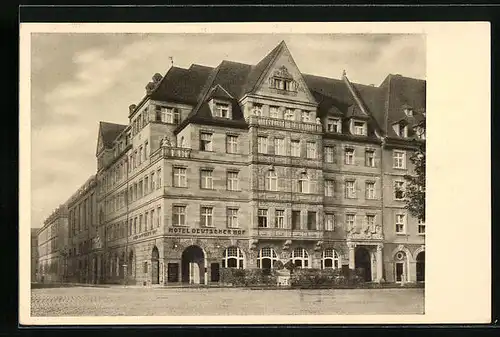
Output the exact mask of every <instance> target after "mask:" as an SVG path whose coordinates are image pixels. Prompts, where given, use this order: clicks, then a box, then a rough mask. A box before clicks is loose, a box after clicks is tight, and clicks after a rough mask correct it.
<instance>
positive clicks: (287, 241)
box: [281, 240, 292, 250]
mask: <svg viewBox="0 0 500 337" xmlns="http://www.w3.org/2000/svg"><path fill="white" fill-rule="evenodd" d="M291 244H292V240H286V241H285V243H284V244H283V247H282V248H281V249H282V250H288V249H290V245H291Z"/></svg>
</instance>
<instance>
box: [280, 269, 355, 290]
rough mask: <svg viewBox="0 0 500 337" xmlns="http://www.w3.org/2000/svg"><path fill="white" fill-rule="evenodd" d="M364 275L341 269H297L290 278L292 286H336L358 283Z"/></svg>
mask: <svg viewBox="0 0 500 337" xmlns="http://www.w3.org/2000/svg"><path fill="white" fill-rule="evenodd" d="M362 280H363V279H362V277H360V276H359V275H357V274H356V273H351V272H348V273H347V275H344V273H343V272H342V270H341V269H300V268H299V269H297V270H296V271H295V272H294V273H293V275H292V276H291V279H290V284H291V285H292V287H298V288H332V287H335V286H347V285H356V284H359V283H361V282H362Z"/></svg>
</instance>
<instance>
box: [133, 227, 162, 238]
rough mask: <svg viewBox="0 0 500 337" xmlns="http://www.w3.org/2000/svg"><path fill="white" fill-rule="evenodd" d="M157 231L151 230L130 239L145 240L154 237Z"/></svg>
mask: <svg viewBox="0 0 500 337" xmlns="http://www.w3.org/2000/svg"><path fill="white" fill-rule="evenodd" d="M157 231H158V230H157V229H153V230H150V231H147V232H144V233H141V234H137V235H134V236H133V237H132V240H137V239H141V238H145V237H148V236H151V235H155V234H156V232H157Z"/></svg>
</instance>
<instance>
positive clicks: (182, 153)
mask: <svg viewBox="0 0 500 337" xmlns="http://www.w3.org/2000/svg"><path fill="white" fill-rule="evenodd" d="M158 157H161V158H190V157H191V149H188V148H183V147H170V146H163V147H161V148H159V149H158V150H157V151H155V153H153V154H152V155H151V160H155V159H157V158H158Z"/></svg>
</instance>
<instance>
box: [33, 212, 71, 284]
mask: <svg viewBox="0 0 500 337" xmlns="http://www.w3.org/2000/svg"><path fill="white" fill-rule="evenodd" d="M37 240H38V282H42V283H43V282H62V281H63V275H64V274H65V270H66V259H65V255H66V251H65V247H67V244H68V209H67V207H66V205H60V206H59V207H58V208H57V209H55V210H54V212H52V214H51V215H50V216H49V217H48V218H47V219H46V220H45V222H44V225H43V227H42V228H40V229H39V231H38V239H37Z"/></svg>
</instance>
